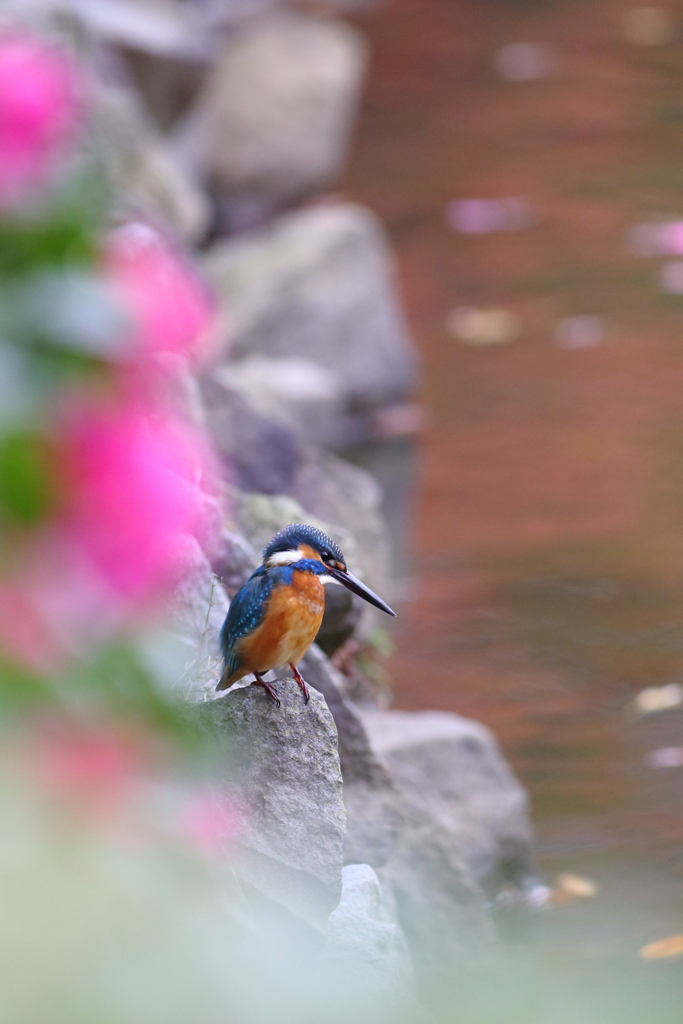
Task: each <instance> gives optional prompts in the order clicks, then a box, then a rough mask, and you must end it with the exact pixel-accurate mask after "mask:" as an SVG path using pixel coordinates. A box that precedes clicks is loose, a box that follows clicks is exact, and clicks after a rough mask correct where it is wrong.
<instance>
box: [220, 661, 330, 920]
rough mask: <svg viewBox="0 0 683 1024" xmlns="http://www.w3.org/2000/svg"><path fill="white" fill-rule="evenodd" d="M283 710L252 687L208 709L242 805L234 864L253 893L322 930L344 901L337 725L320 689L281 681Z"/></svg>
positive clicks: (230, 780) (229, 784)
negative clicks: (306, 695) (307, 694)
mask: <svg viewBox="0 0 683 1024" xmlns="http://www.w3.org/2000/svg"><path fill="white" fill-rule="evenodd" d="M278 693H279V696H280V700H281V707H279V708H278V707H276V705H275V704H274V702H273V701H272V700H271V699H270V698H269V697H268V695H267V694H266V693H265V691H264V690H262V689H261V688H260V687H255V686H247V687H246V688H242V689H237V690H232V691H231V692H229V693H228V694H227V695H226V696H224V697H222V698H220V699H218V700H214V701H211V702H209V703H206V704H204V705H202V706H201V715H202V718H203V720H204V721H205V722H206V723H207V724H208V726H209V727H210V728H211V729H212V730H213V731H214V732H215V734H216V737H217V741H218V743H219V746H220V751H221V753H220V755H219V756H221V757H222V758H223V759H224V762H225V766H226V771H225V778H226V790H228V791H229V793H230V796H231V798H232V800H233V802H235V803H236V804H237V806H239V807H241V808H242V825H241V830H240V836H239V840H238V850H237V855H236V859H237V863H236V868H235V870H236V871H237V873H238V875H239V876H240V878H241V879H243V881H244V883H245V885H246V889H245V898H246V900H247V902H249V900H250V895H249V894H250V893H251V892H252V890H254V891H255V896H257V897H258V898H261V899H262V898H265V899H267V900H268V901H269V902H270V903H271V904H274V905H276V906H280V907H282V908H284V909H285V910H286V911H287V912H288V913H289V914H291V915H292V916H293V917H294V918H296V919H300V920H301V921H303V922H304V923H305V924H306V925H308V926H309V927H310V928H313V929H317V930H320V931H323V930H324V929H325V926H326V922H327V918H328V917H329V915H330V913H331V912H332V911H333V910H334V909H335V907H336V906H337V905H338V903H339V899H340V896H341V888H342V876H341V869H342V847H343V841H344V830H345V819H346V815H345V811H344V803H343V800H342V777H341V770H340V767H339V755H338V753H337V730H336V728H335V724H334V720H333V718H332V716H331V714H330V712H329V710H328V708H327V705H326V703H325V700H324V698H323V697H322V695H321V694H319V693H317V692H316V691H315V690H312V691H311V699H310V701H309V703H308V704H306V703H304V700H303V697H302V694H301V691H300V690H299V688H298V686H297V685H296V683H294V681H293V680H288V681H284V682H280V683H279V684H278Z"/></svg>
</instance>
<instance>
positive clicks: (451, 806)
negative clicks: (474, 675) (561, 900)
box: [361, 709, 535, 892]
mask: <svg viewBox="0 0 683 1024" xmlns="http://www.w3.org/2000/svg"><path fill="white" fill-rule="evenodd" d="M361 717H362V720H363V723H364V725H365V727H366V729H367V731H368V735H369V739H370V743H371V746H372V748H373V750H374V751H375V752H376V753H377V755H378V756H379V757H380V758H381V760H382V761H383V762H384V764H386V765H387V767H388V768H389V770H390V772H391V774H392V776H393V778H394V779H395V780H396V782H397V783H398V785H399V786H400V788H401V790H402V791H403V792H404V793H406V794H407V795H408V796H409V797H410V798H411V799H412V800H414V801H415V802H416V803H420V804H421V805H422V806H423V807H426V808H428V809H429V810H430V812H431V813H432V814H433V815H434V816H435V817H436V818H437V819H438V820H439V821H441V822H443V824H444V825H445V827H447V828H448V829H449V830H451V831H452V832H453V834H454V835H456V836H457V837H458V847H459V849H460V850H461V851H462V853H463V856H464V858H465V860H466V862H467V864H468V867H469V869H470V871H471V873H472V875H473V877H474V878H475V879H476V881H477V882H478V883H479V884H481V885H483V886H484V887H485V888H486V889H487V890H488V891H490V892H496V891H497V890H498V889H499V888H500V886H501V885H502V884H505V883H509V882H512V883H514V884H516V885H518V886H520V887H522V888H523V887H525V886H526V885H528V884H529V883H530V881H531V880H532V879H533V877H534V873H535V872H534V865H533V857H532V852H531V844H532V828H531V822H530V819H529V808H528V798H527V794H526V791H525V790H524V788H523V787H522V786H521V785H520V783H519V782H518V781H517V779H516V778H515V776H514V775H513V773H512V771H511V770H510V768H509V767H508V765H507V763H506V761H505V759H504V758H503V756H502V754H501V752H500V749H499V747H498V744H497V742H496V740H495V737H494V736H493V734H492V733H491V731H490V730H489V729H487V728H486V727H485V726H483V725H481V724H480V723H479V722H473V721H471V720H470V719H467V718H462V717H461V716H459V715H455V714H450V713H448V712H445V711H418V712H407V711H379V710H370V709H364V710H363V711H362V716H361Z"/></svg>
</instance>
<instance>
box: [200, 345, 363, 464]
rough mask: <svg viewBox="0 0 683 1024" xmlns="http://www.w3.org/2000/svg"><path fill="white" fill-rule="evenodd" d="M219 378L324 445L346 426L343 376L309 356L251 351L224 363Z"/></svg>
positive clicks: (269, 415) (254, 405)
mask: <svg viewBox="0 0 683 1024" xmlns="http://www.w3.org/2000/svg"><path fill="white" fill-rule="evenodd" d="M214 379H215V380H216V381H217V382H218V383H219V384H222V385H223V386H224V387H226V388H227V389H228V390H229V391H230V390H231V391H234V392H237V394H239V395H241V396H242V397H243V398H244V400H245V401H246V402H247V403H248V405H249V406H250V407H251V408H252V409H254V411H255V412H257V413H259V414H260V415H261V416H265V417H266V418H268V419H275V420H277V421H278V422H282V423H284V424H285V425H286V426H287V427H288V428H289V429H291V430H294V431H295V432H296V433H298V434H299V436H300V437H301V438H302V439H304V440H305V439H307V438H315V443H316V445H317V446H319V447H320V446H322V447H326V446H330V445H332V444H334V443H335V441H336V439H337V438H338V437H339V436H341V434H342V432H343V431H344V429H345V428H344V414H343V390H344V389H343V385H342V382H341V381H340V379H339V377H338V375H337V374H334V373H333V372H332V371H331V370H328V369H327V368H326V367H324V366H321V365H320V364H319V363H314V362H312V361H311V360H310V359H301V358H300V357H297V356H293V357H287V358H274V357H272V356H263V355H254V356H247V357H246V358H245V359H238V360H236V361H234V362H228V363H224V364H223V365H222V366H220V367H219V368H218V369H217V370H216V371H215V374H214Z"/></svg>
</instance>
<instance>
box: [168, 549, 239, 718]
mask: <svg viewBox="0 0 683 1024" xmlns="http://www.w3.org/2000/svg"><path fill="white" fill-rule="evenodd" d="M175 576H176V579H177V583H176V586H175V588H174V590H173V592H172V594H171V596H170V599H169V602H168V612H169V629H168V632H167V634H165V635H164V638H163V648H164V660H165V662H166V664H167V665H169V669H170V671H171V672H172V674H173V676H174V687H175V689H176V690H177V692H179V693H180V695H181V696H182V697H183V698H184V699H185V700H187V701H189V702H190V703H197V702H201V701H205V700H210V699H211V698H213V697H214V696H215V692H214V691H215V689H216V685H217V684H218V682H219V680H220V677H221V659H220V654H219V646H218V636H219V633H220V629H221V626H222V625H223V620H224V619H225V616H226V615H227V613H228V608H229V602H228V597H227V594H226V593H225V590H224V589H223V586H222V585H221V583H220V581H219V580H218V578H217V577H216V576H215V575H214V573H213V571H212V569H211V565H210V564H209V560H208V558H207V556H206V555H205V554H204V552H203V551H202V549H201V547H200V546H199V543H198V542H197V540H196V539H195V538H194V537H191V536H189V535H188V536H187V537H184V538H182V542H181V543H180V544H179V548H178V553H177V566H176V571H175Z"/></svg>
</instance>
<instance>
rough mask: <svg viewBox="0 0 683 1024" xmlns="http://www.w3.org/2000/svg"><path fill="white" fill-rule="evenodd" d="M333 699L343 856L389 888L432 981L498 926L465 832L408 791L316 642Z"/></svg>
mask: <svg viewBox="0 0 683 1024" xmlns="http://www.w3.org/2000/svg"><path fill="white" fill-rule="evenodd" d="M301 668H302V673H303V675H304V677H305V679H306V680H307V682H308V683H309V684H310V685H312V686H314V687H316V689H318V690H320V691H321V692H322V693H323V694H324V695H325V699H326V700H327V703H328V706H329V708H330V710H331V712H332V714H333V716H334V719H335V722H336V724H337V730H338V733H339V754H340V761H341V765H342V771H343V776H344V804H345V807H346V813H347V829H346V835H345V838H344V861H345V863H347V864H358V863H364V864H369V865H371V866H372V867H373V868H374V869H375V871H376V872H377V874H378V875H379V877H380V879H381V881H382V885H383V886H384V887H385V889H386V892H387V893H388V894H390V896H391V898H392V899H393V901H394V903H395V907H396V913H397V917H398V921H399V923H400V924H401V926H402V928H403V930H404V932H405V935H406V937H407V939H408V943H409V945H410V949H411V953H412V956H413V961H414V964H415V967H416V970H417V975H418V979H419V981H420V982H421V984H423V985H424V986H426V987H429V986H430V985H432V984H433V983H434V982H435V981H437V980H439V979H443V977H444V976H446V975H447V973H448V971H449V970H452V968H453V965H454V964H456V963H463V961H465V960H469V959H471V958H472V957H476V956H477V955H478V953H479V952H480V951H481V950H483V949H485V948H486V947H487V946H488V945H489V944H490V942H491V939H492V936H493V933H492V928H491V924H490V921H489V918H488V913H487V909H486V904H485V901H484V897H483V893H482V890H481V888H480V886H479V885H478V884H477V882H476V881H475V879H474V878H473V876H472V873H471V871H470V869H469V865H468V863H467V859H466V853H467V852H466V850H465V849H464V848H463V845H462V836H461V833H460V832H459V831H458V830H456V829H454V828H452V827H450V825H449V824H448V823H447V822H446V821H444V820H442V819H441V818H439V817H438V816H437V815H436V814H435V813H434V812H433V811H432V810H431V808H430V806H429V804H428V802H427V801H425V800H423V799H422V798H419V799H418V798H415V797H413V796H411V795H410V794H408V793H407V792H405V791H404V790H402V788H401V787H400V785H399V784H398V782H397V781H396V780H395V779H394V778H393V776H392V773H391V770H390V768H389V767H387V765H386V764H384V763H383V761H382V760H381V759H380V758H379V757H378V755H377V754H376V753H375V751H374V750H373V748H372V745H371V741H370V736H369V733H368V731H367V729H366V727H365V724H364V721H363V718H362V717H361V714H360V713H359V711H358V709H357V708H356V707H355V706H354V705H353V704H351V702H350V701H348V700H347V699H346V697H345V694H344V686H343V680H342V678H341V677H340V675H339V673H337V672H336V671H335V670H334V668H333V667H332V666H331V665H330V663H329V661H328V660H327V658H325V657H324V655H323V654H322V653H321V652H320V651H319V650H317V649H316V648H315V647H313V648H311V650H310V651H309V653H308V654H307V655H306V658H305V659H304V661H303V663H302V666H301Z"/></svg>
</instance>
